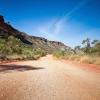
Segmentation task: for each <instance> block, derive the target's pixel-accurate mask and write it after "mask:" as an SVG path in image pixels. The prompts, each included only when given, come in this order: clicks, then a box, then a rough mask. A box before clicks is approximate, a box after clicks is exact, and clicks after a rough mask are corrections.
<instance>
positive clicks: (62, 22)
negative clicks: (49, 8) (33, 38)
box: [40, 0, 87, 37]
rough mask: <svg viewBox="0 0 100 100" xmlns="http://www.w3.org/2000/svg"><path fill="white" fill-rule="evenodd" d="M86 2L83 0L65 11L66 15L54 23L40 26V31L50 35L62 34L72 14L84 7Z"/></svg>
mask: <svg viewBox="0 0 100 100" xmlns="http://www.w3.org/2000/svg"><path fill="white" fill-rule="evenodd" d="M86 3H87V1H86V0H82V1H81V2H79V3H78V4H77V5H76V6H75V7H74V8H73V9H72V10H70V11H69V12H66V13H65V11H64V13H65V15H63V16H62V17H61V18H56V19H55V21H54V22H53V23H52V24H48V25H47V26H45V27H42V28H40V31H41V32H42V33H44V34H48V36H50V35H58V34H60V33H61V32H62V30H64V26H67V21H68V20H70V17H71V15H72V14H73V13H75V12H76V11H77V10H79V9H80V8H82V7H83V6H84V5H85V4H86ZM52 37H54V36H52Z"/></svg>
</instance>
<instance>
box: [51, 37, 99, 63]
mask: <svg viewBox="0 0 100 100" xmlns="http://www.w3.org/2000/svg"><path fill="white" fill-rule="evenodd" d="M73 51H74V53H69V52H66V51H58V52H55V53H54V54H53V55H54V56H55V57H57V58H60V59H66V60H73V61H77V62H80V63H88V64H98V65H100V40H93V41H91V40H90V39H89V38H87V39H85V40H83V41H82V45H81V46H76V47H75V48H74V50H73Z"/></svg>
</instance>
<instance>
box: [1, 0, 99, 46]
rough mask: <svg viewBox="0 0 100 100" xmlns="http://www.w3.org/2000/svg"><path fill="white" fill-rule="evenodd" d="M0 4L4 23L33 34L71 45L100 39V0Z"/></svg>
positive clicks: (29, 0)
mask: <svg viewBox="0 0 100 100" xmlns="http://www.w3.org/2000/svg"><path fill="white" fill-rule="evenodd" d="M16 3H18V4H19V5H17V4H16ZM0 6H1V8H0V15H3V16H4V18H5V21H6V22H7V21H9V22H10V23H11V25H12V26H14V27H15V28H16V29H18V30H20V31H23V32H25V33H27V34H29V35H32V36H38V37H44V38H46V39H48V40H53V41H60V42H63V43H64V44H66V45H67V46H70V47H74V46H76V45H80V44H81V42H82V40H83V39H86V38H90V39H92V40H93V39H100V20H99V18H100V11H99V9H100V1H99V0H71V1H70V0H59V1H57V0H42V1H41V0H34V1H32V0H26V1H24V0H10V1H8V0H1V3H0Z"/></svg>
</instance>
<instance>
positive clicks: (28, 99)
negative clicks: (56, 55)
mask: <svg viewBox="0 0 100 100" xmlns="http://www.w3.org/2000/svg"><path fill="white" fill-rule="evenodd" d="M98 70H99V68H98ZM0 100H100V70H99V71H94V70H91V69H90V68H88V67H86V66H81V65H80V66H79V65H74V64H70V63H66V62H64V61H60V60H55V59H53V57H52V56H51V55H48V56H46V57H43V58H41V59H39V60H37V61H23V62H13V63H7V64H3V65H2V64H1V65H0Z"/></svg>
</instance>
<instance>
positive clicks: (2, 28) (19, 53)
mask: <svg viewBox="0 0 100 100" xmlns="http://www.w3.org/2000/svg"><path fill="white" fill-rule="evenodd" d="M56 51H68V52H73V50H72V49H71V48H70V47H68V46H66V45H65V44H63V43H61V42H58V41H49V40H47V39H45V38H42V37H36V36H30V35H28V34H26V33H24V32H20V31H19V30H17V29H15V28H14V27H13V26H11V25H10V23H9V22H8V23H6V22H5V20H4V17H3V16H1V15H0V59H3V60H5V59H11V58H12V59H33V58H34V59H35V56H36V58H38V57H39V56H43V55H46V54H48V53H53V52H56ZM15 55H16V56H15Z"/></svg>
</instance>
